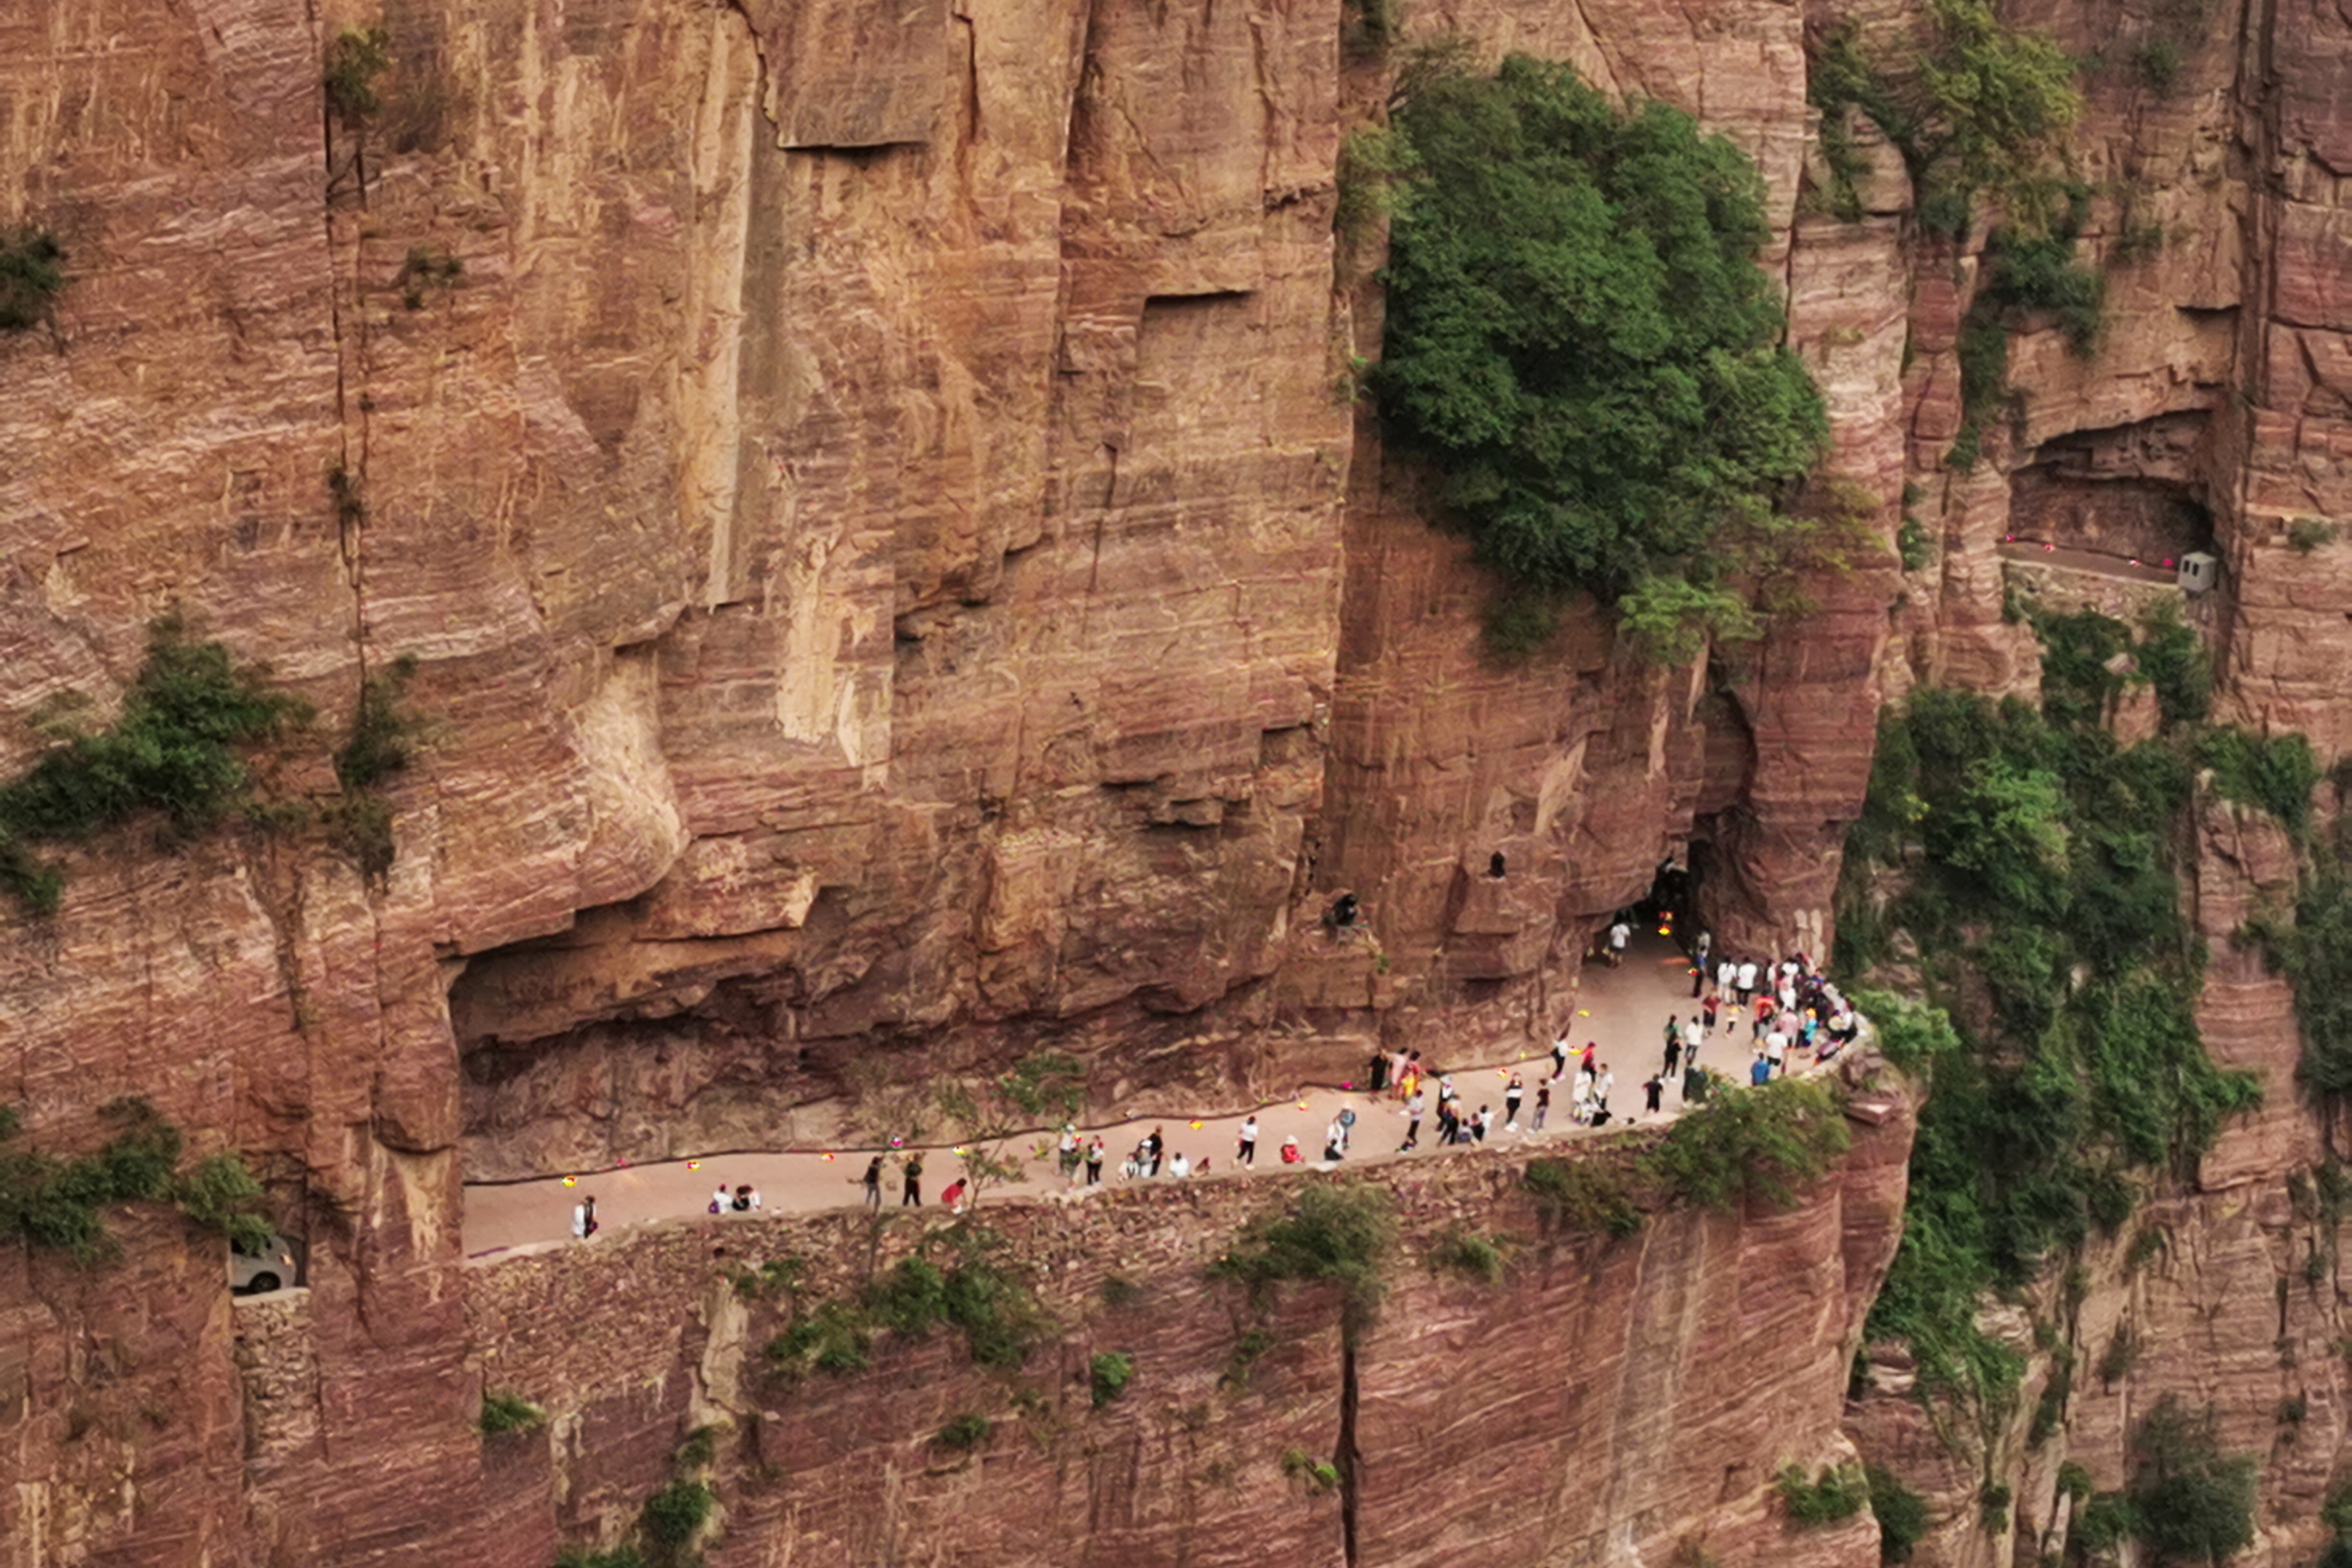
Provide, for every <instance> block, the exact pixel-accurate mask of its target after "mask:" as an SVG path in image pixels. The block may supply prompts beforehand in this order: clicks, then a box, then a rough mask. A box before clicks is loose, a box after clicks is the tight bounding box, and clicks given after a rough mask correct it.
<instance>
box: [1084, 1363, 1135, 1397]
mask: <svg viewBox="0 0 2352 1568" xmlns="http://www.w3.org/2000/svg"><path fill="white" fill-rule="evenodd" d="M1134 1375H1135V1359H1134V1358H1133V1357H1132V1356H1128V1355H1122V1354H1121V1353H1120V1352H1118V1351H1097V1352H1095V1354H1094V1359H1093V1360H1091V1361H1089V1362H1088V1363H1087V1398H1088V1399H1089V1400H1090V1401H1091V1402H1092V1403H1093V1405H1094V1407H1095V1408H1096V1409H1097V1410H1100V1409H1101V1408H1102V1407H1103V1406H1104V1405H1108V1404H1109V1403H1110V1402H1111V1401H1112V1400H1114V1399H1117V1398H1118V1396H1119V1395H1120V1394H1125V1393H1126V1392H1127V1384H1128V1380H1129V1378H1131V1377H1133V1376H1134Z"/></svg>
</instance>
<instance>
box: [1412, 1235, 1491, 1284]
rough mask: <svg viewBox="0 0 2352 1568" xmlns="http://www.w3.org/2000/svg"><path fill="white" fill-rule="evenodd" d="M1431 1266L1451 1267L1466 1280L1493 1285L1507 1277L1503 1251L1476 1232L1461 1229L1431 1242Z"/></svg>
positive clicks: (1489, 1239)
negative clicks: (1504, 1271)
mask: <svg viewBox="0 0 2352 1568" xmlns="http://www.w3.org/2000/svg"><path fill="white" fill-rule="evenodd" d="M1429 1266H1430V1267H1431V1268H1450V1269H1452V1270H1453V1271H1454V1273H1456V1274H1459V1275H1461V1276H1462V1277H1463V1278H1464V1279H1470V1280H1475V1282H1477V1283H1478V1284H1481V1285H1492V1284H1493V1283H1494V1282H1495V1281H1496V1280H1497V1279H1501V1278H1502V1277H1503V1249H1502V1248H1501V1247H1496V1245H1495V1243H1494V1241H1493V1240H1492V1239H1491V1238H1489V1237H1484V1236H1481V1235H1479V1234H1478V1233H1477V1232H1476V1231H1475V1230H1467V1229H1463V1228H1459V1227H1457V1228H1455V1229H1454V1230H1450V1231H1447V1232H1446V1233H1445V1234H1444V1236H1441V1237H1438V1238H1437V1239H1436V1240H1435V1241H1434V1242H1433V1243H1431V1245H1430V1248H1429Z"/></svg>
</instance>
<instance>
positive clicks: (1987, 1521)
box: [1977, 1481, 2010, 1535]
mask: <svg viewBox="0 0 2352 1568" xmlns="http://www.w3.org/2000/svg"><path fill="white" fill-rule="evenodd" d="M2009 1495H2010V1494H2009V1483H2008V1482H2007V1481H1990V1482H1988V1483H1986V1486H1985V1488H1984V1489H1983V1490H1982V1491H1980V1492H1979V1493H1978V1494H1977V1516H1978V1519H1979V1521H1980V1522H1981V1523H1982V1524H1983V1525H1984V1528H1985V1533H1986V1534H1987V1535H1999V1534H2000V1532H2001V1531H2004V1530H2006V1529H2008V1528H2009Z"/></svg>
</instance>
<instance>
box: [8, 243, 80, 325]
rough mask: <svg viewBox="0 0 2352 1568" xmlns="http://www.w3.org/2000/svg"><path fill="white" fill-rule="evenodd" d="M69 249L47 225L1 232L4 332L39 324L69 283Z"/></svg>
mask: <svg viewBox="0 0 2352 1568" xmlns="http://www.w3.org/2000/svg"><path fill="white" fill-rule="evenodd" d="M65 258H66V253H65V248H64V247H62V246H60V245H58V237H57V236H56V235H53V234H51V233H50V232H49V231H48V230H47V229H45V228H20V229H17V230H16V231H14V232H13V233H11V232H5V231H0V332H21V331H26V329H27V328H31V327H35V326H38V325H39V324H40V321H41V319H42V318H43V317H44V316H46V315H47V314H48V312H49V301H50V300H54V299H56V298H57V297H58V294H60V293H62V292H63V291H64V289H65V286H66V274H65V268H64V267H63V266H62V265H60V264H61V263H62V262H63V261H64V260H65Z"/></svg>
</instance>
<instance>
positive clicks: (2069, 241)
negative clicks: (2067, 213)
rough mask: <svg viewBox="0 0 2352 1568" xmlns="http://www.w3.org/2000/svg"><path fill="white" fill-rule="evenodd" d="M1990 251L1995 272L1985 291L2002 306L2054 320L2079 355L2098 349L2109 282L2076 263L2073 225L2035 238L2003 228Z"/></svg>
mask: <svg viewBox="0 0 2352 1568" xmlns="http://www.w3.org/2000/svg"><path fill="white" fill-rule="evenodd" d="M1987 249H1988V259H1989V260H1990V262H1991V268H1992V269H1991V273H1990V277H1989V279H1988V280H1987V282H1986V284H1985V291H1986V293H1987V294H1988V295H1989V296H1990V298H1991V299H1992V300H1994V301H1995V302H1996V303H1997V304H2000V305H2002V306H2006V307H2008V308H2010V309H2011V310H2021V311H2026V312H2030V313H2037V314H2044V315H2050V316H2054V317H2055V318H2056V319H2057V322H2058V325H2059V326H2060V328H2061V329H2063V331H2064V332H2065V334H2066V342H2067V343H2068V344H2069V345H2070V346H2071V347H2072V348H2073V349H2074V352H2075V353H2078V354H2088V353H2090V352H2091V351H2092V350H2093V349H2095V348H2096V347H2097V346H2098V341H2099V329H2100V326H2101V323H2102V321H2103V319H2104V315H2105V309H2106V299H2107V280H2106V279H2105V277H2103V276H2102V275H2101V274H2100V273H2099V271H2098V270H2097V269H2096V268H2092V267H2087V266H2084V264H2083V263H2081V262H2078V261H2076V260H2075V259H2074V226H2073V225H2071V224H2065V225H2061V226H2059V227H2058V228H2057V229H2055V230H2053V231H2052V232H2050V233H2047V234H2033V235H2027V234H2020V233H2018V232H2016V231H2013V230H2010V229H2002V230H2000V231H1998V232H1996V233H1995V234H1994V236H1993V238H1992V243H1991V244H1990V246H1989V247H1987Z"/></svg>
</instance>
